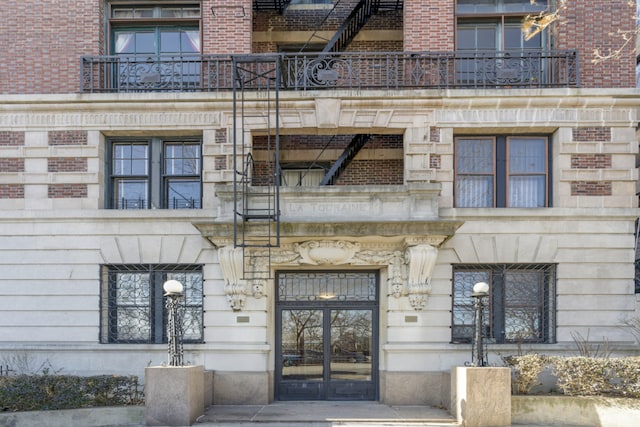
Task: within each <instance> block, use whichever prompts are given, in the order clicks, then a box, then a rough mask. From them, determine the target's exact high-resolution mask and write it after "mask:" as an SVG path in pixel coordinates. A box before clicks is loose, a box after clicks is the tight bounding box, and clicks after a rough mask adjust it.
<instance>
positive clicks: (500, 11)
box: [456, 0, 549, 87]
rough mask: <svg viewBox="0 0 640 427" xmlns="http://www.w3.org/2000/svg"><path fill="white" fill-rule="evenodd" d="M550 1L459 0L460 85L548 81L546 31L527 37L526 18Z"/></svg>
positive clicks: (457, 70)
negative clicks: (524, 25)
mask: <svg viewBox="0 0 640 427" xmlns="http://www.w3.org/2000/svg"><path fill="white" fill-rule="evenodd" d="M546 8H547V4H546V2H545V1H537V2H535V3H531V2H530V1H529V0H526V1H523V0H520V1H518V0H484V1H475V0H474V1H466V0H458V2H457V15H458V24H457V30H456V51H457V52H458V53H457V57H458V60H457V61H456V78H457V83H458V84H460V85H470V86H474V87H475V86H478V85H480V86H484V85H487V84H491V85H496V84H497V85H516V86H518V85H527V86H532V85H538V84H541V83H545V82H546V80H547V79H546V71H547V69H548V68H549V64H548V63H547V62H548V58H546V57H545V56H544V55H543V51H544V50H545V49H544V46H545V43H546V41H545V40H546V35H545V32H542V33H540V34H537V35H535V36H534V37H533V38H531V39H530V40H525V39H524V35H523V33H522V28H521V27H522V19H523V18H524V16H525V15H527V14H530V13H539V12H541V11H543V10H546Z"/></svg>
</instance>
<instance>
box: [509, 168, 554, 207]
mask: <svg viewBox="0 0 640 427" xmlns="http://www.w3.org/2000/svg"><path fill="white" fill-rule="evenodd" d="M545 183H546V178H545V176H511V177H509V207H511V208H543V207H545V206H546V200H545V194H546V186H545Z"/></svg>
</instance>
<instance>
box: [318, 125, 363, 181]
mask: <svg viewBox="0 0 640 427" xmlns="http://www.w3.org/2000/svg"><path fill="white" fill-rule="evenodd" d="M370 139H371V135H367V134H362V133H360V134H357V135H355V136H354V137H353V139H352V140H351V142H350V143H349V145H347V148H345V149H344V151H343V152H342V154H341V155H340V157H338V160H336V161H335V163H334V164H333V165H332V166H331V168H330V169H329V170H328V171H327V173H326V174H325V176H324V178H322V181H320V185H334V184H335V183H336V181H337V180H338V178H339V177H340V175H341V174H342V172H344V170H345V169H346V168H347V166H349V163H351V161H352V160H353V159H354V158H355V157H356V155H357V154H358V152H359V151H360V149H362V147H364V145H365V144H366V143H367V141H369V140H370Z"/></svg>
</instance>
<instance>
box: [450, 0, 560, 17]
mask: <svg viewBox="0 0 640 427" xmlns="http://www.w3.org/2000/svg"><path fill="white" fill-rule="evenodd" d="M546 9H547V0H536V1H531V0H457V1H456V12H457V13H458V15H460V14H483V13H494V14H495V13H514V12H515V13H527V14H528V13H536V12H537V13H540V12H542V11H543V10H546Z"/></svg>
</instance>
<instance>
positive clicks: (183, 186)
mask: <svg viewBox="0 0 640 427" xmlns="http://www.w3.org/2000/svg"><path fill="white" fill-rule="evenodd" d="M167 187H168V201H167V208H169V209H198V208H200V207H201V206H200V181H183V180H169V181H168V182H167Z"/></svg>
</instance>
